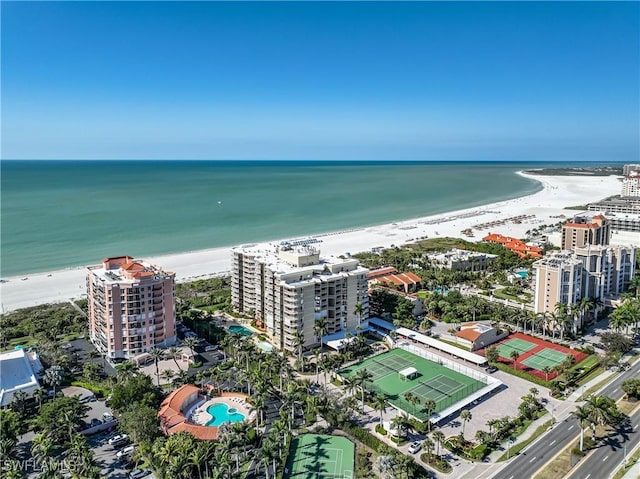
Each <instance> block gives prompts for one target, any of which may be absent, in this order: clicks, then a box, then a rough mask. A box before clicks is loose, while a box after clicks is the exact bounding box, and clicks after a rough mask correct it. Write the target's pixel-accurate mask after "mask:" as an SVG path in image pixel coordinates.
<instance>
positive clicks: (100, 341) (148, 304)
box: [87, 256, 176, 359]
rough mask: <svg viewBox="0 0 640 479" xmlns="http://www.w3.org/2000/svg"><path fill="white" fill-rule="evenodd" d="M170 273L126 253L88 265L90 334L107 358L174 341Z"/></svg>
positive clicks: (173, 276) (162, 345) (139, 351)
mask: <svg viewBox="0 0 640 479" xmlns="http://www.w3.org/2000/svg"><path fill="white" fill-rule="evenodd" d="M174 285H175V274H174V273H168V272H165V271H162V270H161V269H160V268H159V267H158V266H154V265H151V264H149V263H147V262H144V261H141V260H134V259H133V258H131V257H130V256H120V257H117V258H106V259H103V260H102V264H100V265H96V266H90V267H88V268H87V297H88V302H89V304H88V308H89V333H90V337H91V341H92V342H93V344H95V346H96V348H97V349H98V350H99V351H100V352H102V353H103V354H105V355H107V356H108V357H110V358H125V359H131V358H134V357H135V356H137V355H139V354H141V353H144V352H146V351H148V350H149V349H151V348H153V347H165V346H170V345H172V344H175V342H176V325H175V316H176V313H175V300H174V294H175V293H174Z"/></svg>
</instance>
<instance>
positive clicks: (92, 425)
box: [91, 417, 102, 427]
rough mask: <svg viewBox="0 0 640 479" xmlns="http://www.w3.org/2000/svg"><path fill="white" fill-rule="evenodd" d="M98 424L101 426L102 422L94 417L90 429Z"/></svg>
mask: <svg viewBox="0 0 640 479" xmlns="http://www.w3.org/2000/svg"><path fill="white" fill-rule="evenodd" d="M100 424H102V421H101V420H100V419H96V418H95V417H94V418H93V419H92V420H91V427H95V426H99V425H100Z"/></svg>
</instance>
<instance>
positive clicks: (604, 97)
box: [0, 1, 640, 161]
mask: <svg viewBox="0 0 640 479" xmlns="http://www.w3.org/2000/svg"><path fill="white" fill-rule="evenodd" d="M0 5H1V8H2V12H1V13H2V157H3V158H68V159H82V158H123V159H124V158H176V159H180V158H195V159H199V158H208V159H301V160H303V159H327V160H339V159H344V160H352V159H356V160H366V159H385V160H393V159H398V160H431V159H433V160H451V159H464V160H474V159H483V160H489V159H494V160H616V161H638V160H639V159H640V158H639V156H640V146H639V136H640V134H639V131H640V93H639V92H640V5H639V3H637V2H620V3H616V2H609V1H607V2H601V3H600V2H585V3H580V2H531V3H525V2H513V3H510V2H495V3H484V2H466V3H465V2H460V3H458V2H444V3H438V2H409V3H367V2H353V3H344V2H330V3H315V2H301V3H291V2H276V3H268V2H258V3H250V2H240V3H222V2H195V3H184V2H177V3H170V2H141V3H133V2H111V3H107V2H105V3H102V2H87V3H81V2H70V1H69V2H42V3H37V2H10V1H2V2H1V4H0Z"/></svg>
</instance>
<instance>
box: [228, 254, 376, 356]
mask: <svg viewBox="0 0 640 479" xmlns="http://www.w3.org/2000/svg"><path fill="white" fill-rule="evenodd" d="M232 255H233V256H232V265H231V271H232V273H231V275H232V278H231V299H232V304H233V307H234V308H235V309H236V310H237V311H239V312H242V313H245V314H248V315H251V316H252V317H254V318H255V319H256V321H258V322H259V323H262V325H263V326H264V328H265V330H266V332H267V334H269V336H270V337H271V339H272V341H273V342H274V343H275V345H276V346H277V347H278V348H280V349H283V350H287V351H291V352H294V351H297V344H298V343H300V342H301V343H302V345H303V347H304V348H305V349H308V348H309V347H311V346H315V345H318V344H319V343H320V338H319V336H318V334H317V332H318V330H317V329H316V324H317V322H320V324H323V323H324V324H325V326H326V331H325V334H327V333H328V334H331V333H335V332H339V331H345V330H346V331H351V332H353V331H357V327H358V325H359V323H360V322H361V321H362V320H364V319H366V318H368V317H369V296H368V289H367V273H368V271H369V270H367V269H366V268H363V267H361V266H360V264H359V262H358V260H356V259H353V258H322V259H321V258H320V251H319V250H318V249H317V248H315V247H314V246H312V245H311V244H294V245H292V244H290V243H283V244H280V245H261V246H242V247H237V248H234V249H233V252H232Z"/></svg>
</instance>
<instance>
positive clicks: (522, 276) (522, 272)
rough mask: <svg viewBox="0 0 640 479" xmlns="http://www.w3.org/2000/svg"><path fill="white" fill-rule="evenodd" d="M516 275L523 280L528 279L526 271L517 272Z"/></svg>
mask: <svg viewBox="0 0 640 479" xmlns="http://www.w3.org/2000/svg"><path fill="white" fill-rule="evenodd" d="M516 274H517V275H518V276H520V277H521V278H524V279H527V278H528V277H529V275H528V274H527V272H526V271H518V272H517V273H516Z"/></svg>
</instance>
